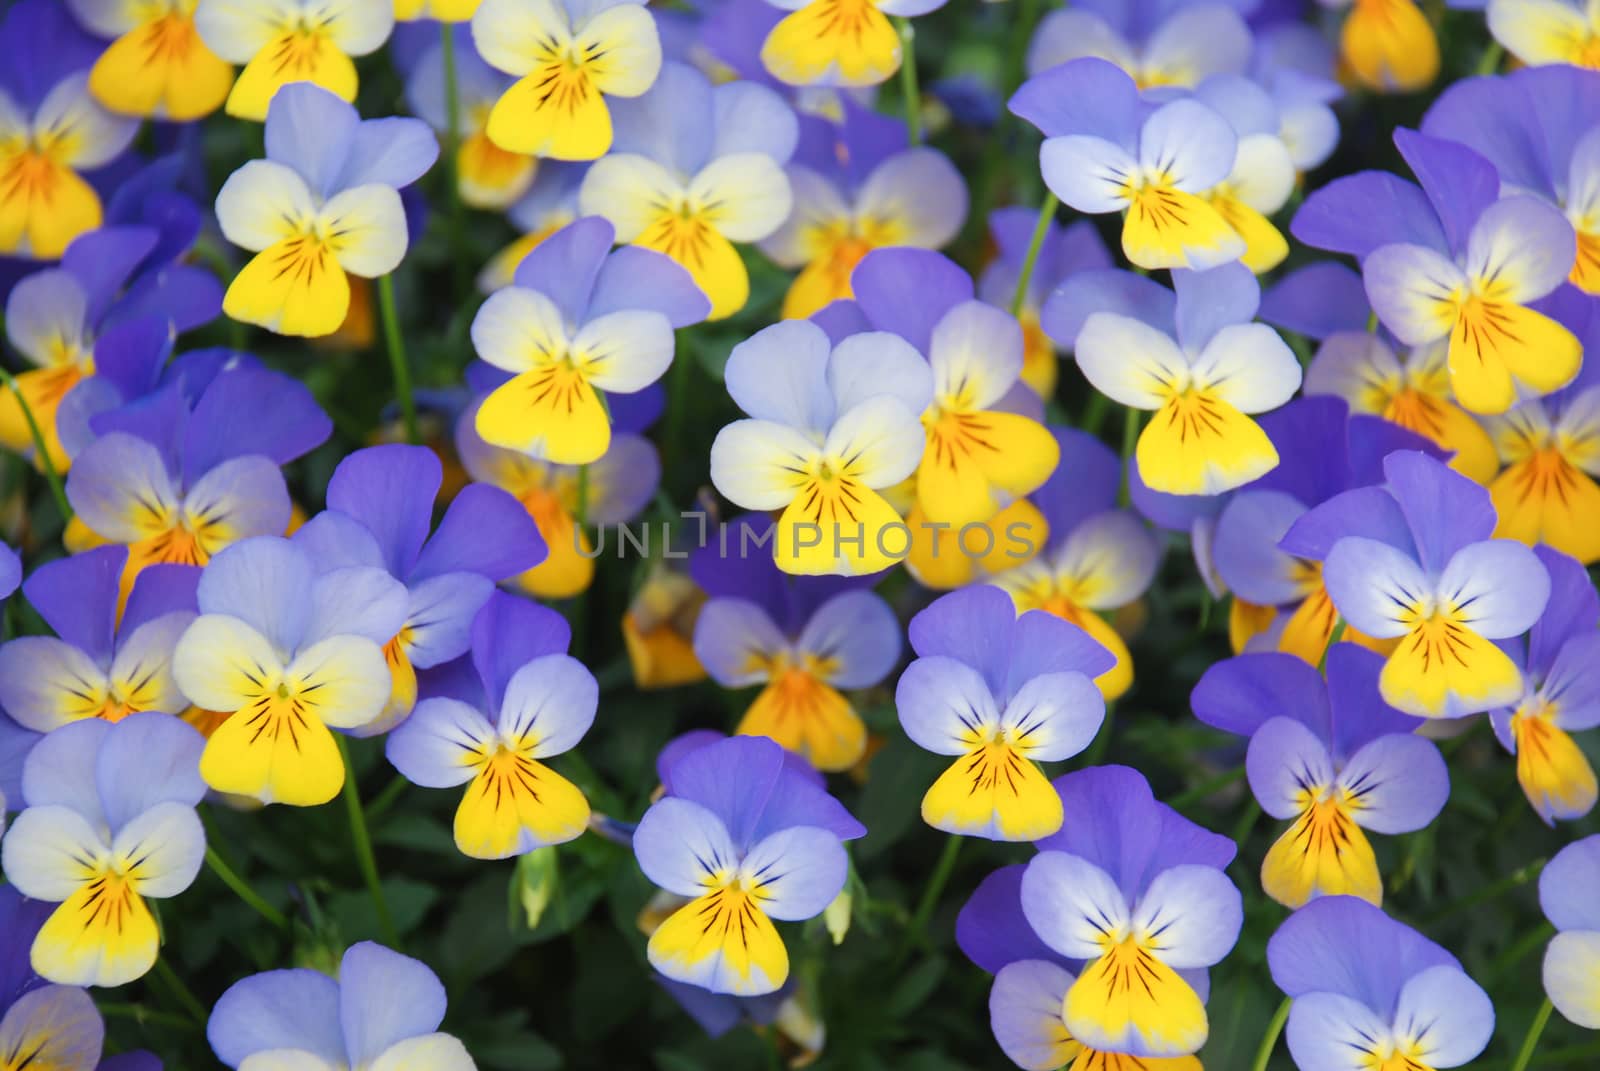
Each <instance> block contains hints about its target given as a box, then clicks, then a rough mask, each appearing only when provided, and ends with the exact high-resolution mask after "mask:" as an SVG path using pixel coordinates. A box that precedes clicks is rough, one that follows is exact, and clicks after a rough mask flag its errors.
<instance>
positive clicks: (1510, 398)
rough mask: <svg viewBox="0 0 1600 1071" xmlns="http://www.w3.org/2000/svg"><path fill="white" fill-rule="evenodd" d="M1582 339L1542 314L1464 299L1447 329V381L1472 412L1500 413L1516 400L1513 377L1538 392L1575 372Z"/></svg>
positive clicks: (1507, 304)
mask: <svg viewBox="0 0 1600 1071" xmlns="http://www.w3.org/2000/svg"><path fill="white" fill-rule="evenodd" d="M1582 359H1583V344H1582V343H1581V342H1579V341H1578V339H1577V336H1575V335H1574V334H1573V333H1572V332H1571V331H1568V330H1567V329H1566V328H1565V327H1563V326H1562V325H1561V324H1559V323H1557V322H1556V321H1555V320H1553V319H1551V318H1550V317H1548V316H1546V315H1544V314H1543V313H1539V312H1534V311H1533V310H1532V309H1530V308H1527V307H1526V306H1523V305H1513V304H1511V303H1510V302H1494V301H1484V300H1482V299H1480V298H1476V297H1474V298H1469V299H1468V300H1467V301H1465V302H1464V303H1463V304H1462V305H1461V308H1460V309H1459V310H1458V311H1457V314H1456V325H1455V329H1454V330H1453V331H1451V333H1450V354H1449V358H1448V362H1449V367H1450V386H1451V389H1452V390H1454V391H1455V396H1456V400H1457V401H1459V402H1460V403H1461V406H1462V408H1464V409H1466V410H1467V411H1468V412H1471V413H1489V414H1493V413H1503V412H1505V411H1506V410H1507V409H1510V408H1511V406H1512V405H1514V404H1516V400H1517V393H1516V388H1515V386H1514V385H1513V380H1516V381H1520V382H1521V383H1523V384H1525V385H1527V386H1528V387H1531V388H1532V389H1533V390H1535V391H1537V392H1538V393H1540V394H1547V393H1549V392H1550V391H1553V390H1555V389H1557V388H1558V387H1562V386H1564V385H1566V383H1567V382H1568V381H1569V380H1571V379H1572V377H1573V376H1574V375H1576V374H1577V372H1578V365H1579V362H1580V361H1581V360H1582Z"/></svg>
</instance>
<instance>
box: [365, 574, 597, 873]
mask: <svg viewBox="0 0 1600 1071" xmlns="http://www.w3.org/2000/svg"><path fill="white" fill-rule="evenodd" d="M570 638H571V632H570V630H569V629H568V628H567V623H566V621H565V620H564V619H563V618H562V617H561V615H560V614H557V613H556V612H555V611H554V610H548V609H546V608H544V607H542V606H539V605H537V604H535V603H531V602H526V601H524V600H522V599H518V598H517V597H516V596H513V595H506V594H504V593H497V594H495V595H493V596H492V597H491V598H490V600H489V601H488V603H486V604H485V606H484V609H483V611H482V612H480V613H479V614H478V616H477V619H476V620H475V621H473V623H472V668H473V670H474V671H475V674H476V678H475V679H472V680H468V679H465V678H466V675H465V674H453V675H452V686H451V687H448V688H446V689H445V690H443V691H441V692H440V693H439V694H430V695H429V696H428V697H427V698H425V699H423V700H422V702H420V703H418V704H417V709H416V712H415V713H413V714H412V715H411V717H410V718H409V719H407V720H406V722H405V724H403V725H401V726H400V727H399V728H398V729H396V730H395V731H394V732H393V733H391V734H390V735H389V739H388V741H387V746H386V749H385V753H386V754H387V755H388V756H389V761H390V762H391V763H393V764H394V767H395V769H397V770H399V771H400V772H401V773H402V774H404V775H405V777H406V779H407V780H409V781H411V782H413V783H414V784H419V785H422V786H424V787H426V788H454V787H456V786H457V785H463V784H464V785H466V786H467V788H466V791H465V792H463V793H462V796H461V803H460V805H459V806H457V808H456V817H455V839H456V847H457V848H459V849H460V850H461V851H462V853H463V854H465V855H469V856H472V857H473V858H475V859H505V858H508V857H510V856H513V855H524V854H526V853H528V852H531V851H533V850H534V849H535V848H541V847H545V846H547V845H551V844H564V843H565V842H567V841H569V840H572V839H573V838H575V837H577V836H579V835H580V834H582V833H583V831H584V829H585V828H586V827H587V825H588V823H589V803H588V801H587V800H586V799H584V796H583V793H582V792H581V791H579V790H578V788H577V787H576V786H574V785H573V784H572V782H570V781H568V780H567V779H566V778H564V777H562V776H561V775H560V774H558V773H556V772H555V771H554V770H552V769H550V767H549V766H547V765H545V762H546V761H548V760H549V759H550V758H552V757H553V756H556V755H560V754H561V753H563V752H565V751H570V750H572V748H573V747H575V746H577V743H578V741H579V740H580V739H582V738H583V734H584V733H586V732H588V731H589V726H590V725H592V724H593V723H594V714H595V707H596V704H597V703H598V702H599V694H600V693H599V689H598V687H597V686H596V684H595V681H594V677H593V676H592V675H590V673H589V671H588V670H587V669H585V668H584V667H583V664H582V663H581V662H579V661H578V660H577V659H575V658H572V657H570V656H569V655H568V654H567V653H566V651H567V643H568V641H569V640H570ZM456 677H460V678H462V679H461V680H460V682H459V683H456V682H455V681H454V678H456Z"/></svg>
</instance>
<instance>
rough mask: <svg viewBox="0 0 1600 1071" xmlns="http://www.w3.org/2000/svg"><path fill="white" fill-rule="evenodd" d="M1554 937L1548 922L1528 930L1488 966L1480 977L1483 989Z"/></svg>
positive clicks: (1553, 928) (1554, 930) (1552, 927)
mask: <svg viewBox="0 0 1600 1071" xmlns="http://www.w3.org/2000/svg"><path fill="white" fill-rule="evenodd" d="M1555 935H1556V928H1555V927H1554V926H1552V925H1550V924H1549V923H1548V922H1546V923H1543V924H1541V925H1540V926H1538V927H1537V928H1535V929H1533V930H1530V931H1529V932H1527V933H1525V934H1523V935H1522V936H1521V937H1519V938H1518V939H1517V942H1516V944H1514V945H1512V946H1511V947H1510V948H1508V949H1506V950H1505V951H1504V952H1502V953H1500V955H1498V956H1496V957H1495V959H1494V960H1493V961H1492V962H1491V963H1490V964H1489V966H1488V967H1487V968H1485V970H1484V971H1483V974H1482V975H1481V977H1482V979H1483V984H1484V986H1485V987H1487V986H1489V985H1490V983H1492V982H1494V981H1495V980H1496V979H1498V978H1499V977H1500V976H1501V975H1502V974H1504V973H1505V972H1506V971H1508V970H1510V969H1511V968H1512V967H1514V966H1516V965H1517V964H1518V963H1521V962H1522V960H1523V959H1524V958H1525V957H1527V956H1530V955H1532V954H1533V953H1534V952H1536V951H1538V950H1539V949H1540V948H1541V947H1543V946H1544V944H1545V942H1546V941H1548V940H1550V939H1551V938H1552V937H1554V936H1555Z"/></svg>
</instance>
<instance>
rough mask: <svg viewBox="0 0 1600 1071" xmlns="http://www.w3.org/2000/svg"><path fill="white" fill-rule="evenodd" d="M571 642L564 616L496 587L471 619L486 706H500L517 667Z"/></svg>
mask: <svg viewBox="0 0 1600 1071" xmlns="http://www.w3.org/2000/svg"><path fill="white" fill-rule="evenodd" d="M571 642H572V629H571V627H570V626H568V624H567V619H566V618H564V617H562V616H561V615H560V614H558V613H556V612H555V611H554V610H551V609H549V608H548V607H544V606H540V605H539V604H538V603H535V602H530V601H528V600H527V599H522V598H518V597H517V596H515V595H508V594H506V593H505V592H503V591H497V592H495V593H494V594H493V595H491V596H489V601H488V602H487V603H485V604H484V606H483V609H482V610H479V611H478V617H477V619H476V620H475V621H474V622H473V623H472V664H473V665H474V666H476V667H477V670H478V678H479V679H480V680H482V681H483V687H484V691H485V692H486V693H487V695H488V699H489V709H490V710H499V709H500V704H501V702H502V701H503V700H504V698H505V693H506V685H508V684H510V683H511V678H512V677H513V676H515V675H516V672H517V670H519V669H521V668H522V667H523V666H525V665H527V664H528V663H529V662H532V661H533V660H534V659H535V658H541V657H543V656H544V655H549V654H564V653H566V650H567V646H568V645H569V644H570V643H571Z"/></svg>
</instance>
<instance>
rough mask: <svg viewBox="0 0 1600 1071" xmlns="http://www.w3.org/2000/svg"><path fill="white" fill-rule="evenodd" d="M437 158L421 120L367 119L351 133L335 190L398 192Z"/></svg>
mask: <svg viewBox="0 0 1600 1071" xmlns="http://www.w3.org/2000/svg"><path fill="white" fill-rule="evenodd" d="M270 118H271V116H268V119H269V120H270ZM438 158H439V140H438V139H437V138H435V137H434V136H433V131H431V130H429V129H428V124H427V123H424V122H423V121H422V120H420V119H410V118H406V117H400V116H388V117H385V118H382V119H367V120H365V121H363V122H362V123H361V125H360V126H358V127H357V128H356V130H355V136H354V137H353V138H352V139H351V142H350V147H349V150H348V152H347V153H346V155H345V160H344V166H343V167H342V168H340V170H339V177H338V179H337V180H336V182H335V187H336V188H337V189H340V190H348V189H350V188H352V187H354V186H365V185H367V184H369V183H378V184H381V185H384V186H390V187H393V188H394V189H397V190H398V189H400V188H402V187H405V186H409V185H411V184H412V183H413V182H415V181H417V180H418V179H419V178H421V177H422V176H423V175H425V174H426V173H427V171H428V169H429V168H430V167H432V166H433V163H434V161H435V160H437V159H438Z"/></svg>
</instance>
